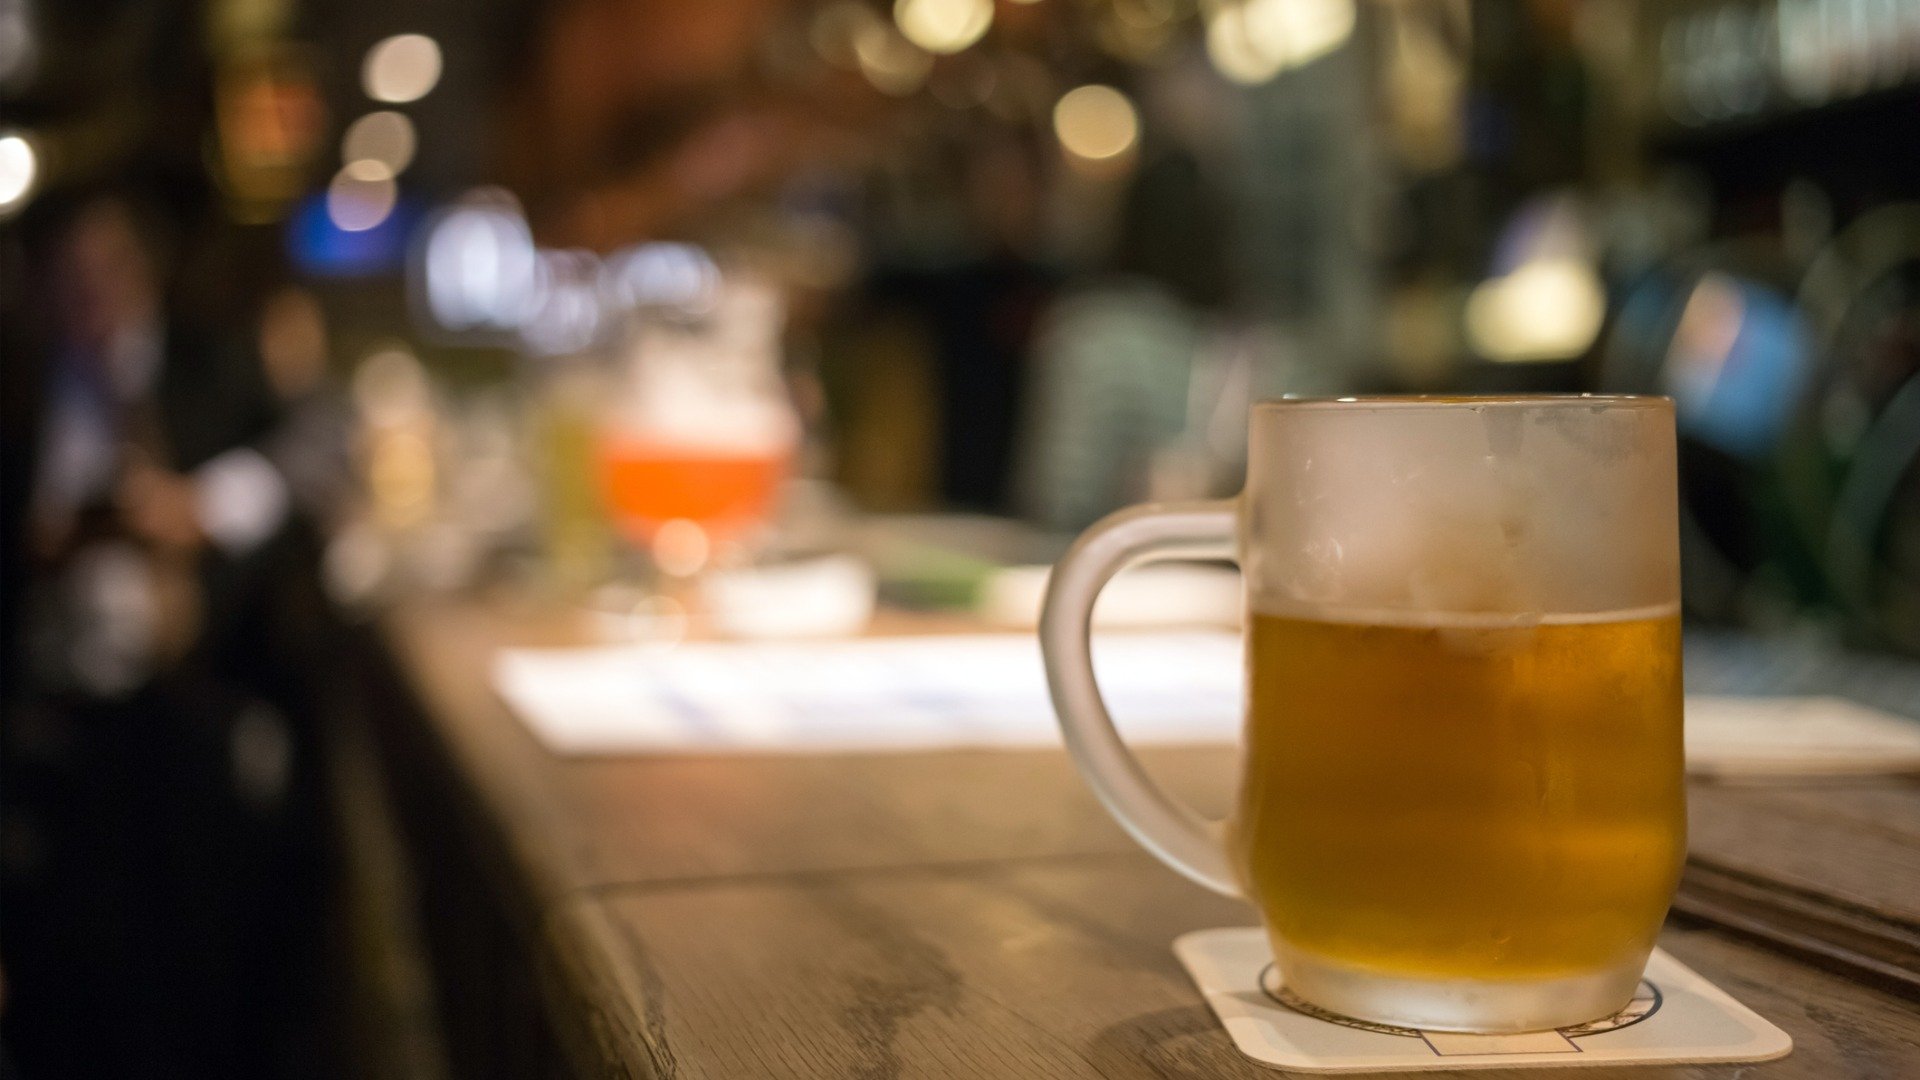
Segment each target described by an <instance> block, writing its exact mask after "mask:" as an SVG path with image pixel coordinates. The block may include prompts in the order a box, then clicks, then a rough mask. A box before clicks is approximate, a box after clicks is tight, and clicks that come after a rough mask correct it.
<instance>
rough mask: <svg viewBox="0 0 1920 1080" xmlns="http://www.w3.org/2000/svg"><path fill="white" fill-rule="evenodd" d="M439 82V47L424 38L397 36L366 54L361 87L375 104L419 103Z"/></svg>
mask: <svg viewBox="0 0 1920 1080" xmlns="http://www.w3.org/2000/svg"><path fill="white" fill-rule="evenodd" d="M439 81H440V46H439V44H438V43H436V42H435V41H434V40H433V39H432V38H430V37H428V36H426V35H425V34H395V35H394V36H393V37H390V38H386V39H384V40H382V41H380V42H379V43H378V44H376V45H374V47H373V48H371V49H368V50H367V59H366V63H365V64H363V65H362V66H361V68H360V85H361V87H362V88H363V89H365V90H366V92H367V96H368V97H370V98H372V99H373V100H375V101H390V102H394V103H395V104H404V103H406V102H409V101H418V100H420V99H421V98H423V97H425V96H427V93H428V92H429V91H431V90H432V89H433V88H434V85H435V84H436V83H438V82H439Z"/></svg>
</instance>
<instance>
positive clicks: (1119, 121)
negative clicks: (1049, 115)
mask: <svg viewBox="0 0 1920 1080" xmlns="http://www.w3.org/2000/svg"><path fill="white" fill-rule="evenodd" d="M1053 133H1054V136H1055V137H1056V138H1058V139H1059V140H1060V145H1061V147H1062V148H1064V149H1065V150H1066V151H1067V153H1069V154H1072V155H1073V156H1074V157H1077V158H1080V159H1082V160H1085V161H1105V160H1107V159H1108V158H1113V157H1118V156H1119V155H1121V154H1124V153H1126V152H1127V151H1128V150H1131V149H1133V146H1134V144H1135V143H1136V142H1138V141H1139V138H1140V115H1139V113H1138V112H1137V111H1135V109H1134V107H1133V102H1131V101H1129V100H1128V99H1127V95H1125V94H1123V93H1121V92H1120V91H1118V90H1115V89H1114V88H1113V87H1111V86H1100V85H1097V84H1096V85H1090V86H1081V87H1076V88H1074V89H1072V90H1069V91H1067V92H1066V94H1064V95H1062V96H1061V98H1060V100H1059V101H1058V102H1057V103H1055V104H1054V107H1053Z"/></svg>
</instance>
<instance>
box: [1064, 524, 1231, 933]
mask: <svg viewBox="0 0 1920 1080" xmlns="http://www.w3.org/2000/svg"><path fill="white" fill-rule="evenodd" d="M1239 520H1240V513H1239V501H1238V500H1236V499H1224V500H1219V501H1204V502H1172V503H1149V504H1147V505H1145V506H1135V507H1132V508H1129V509H1126V510H1121V511H1119V512H1117V513H1114V514H1111V515H1109V516H1107V517H1105V518H1103V519H1101V520H1100V521H1099V522H1098V523H1096V524H1095V525H1094V526H1093V527H1092V528H1090V529H1088V530H1087V531H1086V532H1084V533H1082V534H1081V535H1080V538H1079V539H1078V540H1075V541H1074V542H1073V547H1071V548H1069V549H1068V550H1067V553H1066V555H1065V556H1063V557H1062V558H1061V559H1060V561H1059V562H1058V563H1057V564H1055V565H1054V568H1053V574H1052V575H1051V577H1050V578H1049V579H1048V582H1047V598H1046V603H1045V605H1044V606H1043V607H1042V608H1041V609H1040V653H1041V655H1042V656H1043V657H1044V658H1045V660H1046V667H1047V687H1048V690H1049V691H1050V692H1051V693H1052V694H1053V708H1054V712H1056V713H1057V714H1059V717H1060V731H1061V734H1062V735H1063V736H1065V738H1066V742H1067V752H1068V753H1069V754H1071V755H1072V756H1073V761H1074V764H1075V765H1076V766H1078V767H1079V769H1080V775H1081V776H1082V777H1083V778H1085V780H1086V782H1087V784H1088V786H1090V787H1091V788H1093V793H1094V794H1095V795H1097V796H1099V798H1100V802H1101V803H1102V804H1104V805H1105V806H1106V808H1107V811H1108V812H1109V813H1111V814H1112V815H1113V816H1114V818H1115V819H1116V820H1118V821H1119V822H1120V825H1121V826H1122V827H1123V828H1125V829H1126V830H1127V832H1128V833H1129V834H1131V835H1132V836H1133V838H1134V839H1135V840H1137V841H1139V842H1140V844H1141V846H1142V847H1145V848H1146V849H1147V850H1148V851H1151V852H1153V854H1155V855H1156V856H1158V857H1159V858H1160V861H1162V862H1164V863H1166V864H1167V865H1168V866H1171V867H1173V868H1174V869H1175V870H1178V871H1179V872H1180V873H1182V874H1185V875H1186V876H1187V877H1188V878H1191V879H1192V880H1193V881H1195V882H1198V883H1199V884H1201V885H1205V886H1206V887H1207V888H1209V889H1212V890H1213V891H1214V892H1217V893H1221V894H1224V895H1226V896H1234V897H1237V896H1240V895H1241V890H1240V884H1239V881H1238V879H1237V878H1236V877H1235V875H1234V873H1233V867H1232V864H1231V863H1230V862H1229V861H1228V858H1227V853H1226V847H1225V845H1224V844H1223V843H1222V841H1221V837H1220V829H1219V826H1218V825H1217V824H1216V823H1214V822H1211V821H1208V820H1207V819H1205V818H1203V817H1201V816H1200V815H1199V814H1198V813H1196V812H1194V810H1193V808H1192V807H1190V806H1187V805H1186V804H1185V803H1182V802H1179V801H1178V800H1176V799H1174V798H1173V797H1172V796H1171V795H1168V794H1167V793H1166V791H1165V790H1163V789H1162V788H1161V787H1160V785H1159V784H1157V783H1155V782H1154V780H1153V778H1152V777H1151V776H1149V775H1148V774H1147V771H1146V770H1145V769H1144V768H1142V767H1141V765H1140V762H1139V760H1138V759H1136V758H1135V757H1134V756H1133V752H1132V751H1130V750H1128V749H1127V745H1126V743H1124V742H1122V741H1121V739H1120V733H1119V732H1118V731H1116V730H1115V729H1114V726H1113V717H1111V716H1109V715H1108V714H1107V706H1106V702H1104V701H1103V700H1101V698H1100V687H1099V685H1098V684H1097V683H1096V682H1095V681H1094V677H1093V657H1092V654H1091V652H1090V651H1089V639H1088V634H1089V629H1090V625H1091V622H1092V617H1093V603H1094V601H1095V600H1096V599H1098V598H1099V596H1100V590H1101V589H1102V588H1103V587H1104V586H1105V585H1106V584H1107V582H1108V581H1110V580H1112V579H1113V576H1114V575H1115V574H1117V573H1119V572H1120V570H1121V569H1122V568H1124V567H1125V566H1126V565H1128V564H1129V563H1135V562H1145V561H1148V560H1152V559H1172V558H1235V557H1236V555H1237V552H1236V544H1235V539H1236V536H1237V533H1238V527H1239Z"/></svg>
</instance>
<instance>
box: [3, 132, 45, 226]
mask: <svg viewBox="0 0 1920 1080" xmlns="http://www.w3.org/2000/svg"><path fill="white" fill-rule="evenodd" d="M39 174H40V157H39V155H38V154H35V153H34V151H33V144H32V143H30V142H28V141H27V139H26V136H24V135H14V134H8V135H4V136H0V214H9V213H12V212H13V211H14V210H17V209H19V208H20V207H21V206H24V205H25V204H26V201H27V197H28V196H29V195H32V194H33V183H34V180H36V179H37V178H38V177H39Z"/></svg>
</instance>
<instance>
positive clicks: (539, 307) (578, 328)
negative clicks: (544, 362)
mask: <svg viewBox="0 0 1920 1080" xmlns="http://www.w3.org/2000/svg"><path fill="white" fill-rule="evenodd" d="M600 327H601V308H600V261H599V260H598V259H596V258H595V257H594V255H593V253H592V252H590V251H548V250H541V251H540V252H539V253H538V273H537V275H536V281H535V286H534V299H533V304H532V310H531V311H530V312H529V314H528V316H527V319H526V321H525V323H523V324H522V325H521V327H520V339H521V340H522V341H524V342H525V343H526V344H527V345H528V346H529V347H530V348H532V349H533V350H534V351H536V352H539V353H544V354H546V355H548V356H562V355H565V354H567V353H575V352H579V351H581V350H583V349H586V348H587V347H589V346H590V345H592V344H593V342H594V340H595V339H596V338H597V337H598V336H599V334H600Z"/></svg>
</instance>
